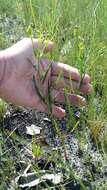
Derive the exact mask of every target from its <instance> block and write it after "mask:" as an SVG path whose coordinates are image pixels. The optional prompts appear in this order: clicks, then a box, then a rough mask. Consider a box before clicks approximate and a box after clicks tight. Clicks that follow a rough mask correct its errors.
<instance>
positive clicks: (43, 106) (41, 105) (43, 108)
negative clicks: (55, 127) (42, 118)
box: [33, 100, 66, 119]
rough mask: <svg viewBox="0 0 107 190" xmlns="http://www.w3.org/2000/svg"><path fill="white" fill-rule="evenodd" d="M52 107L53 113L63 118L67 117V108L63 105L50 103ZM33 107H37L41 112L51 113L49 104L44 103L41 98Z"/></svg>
mask: <svg viewBox="0 0 107 190" xmlns="http://www.w3.org/2000/svg"><path fill="white" fill-rule="evenodd" d="M50 106H51V108H52V115H53V116H55V117H57V118H59V119H61V118H63V117H65V114H66V113H65V110H64V109H63V108H61V107H58V106H56V105H54V104H52V105H50ZM33 108H36V109H37V110H38V111H41V112H45V113H49V109H48V106H47V105H46V104H44V103H43V102H42V101H41V100H40V101H39V102H38V105H37V104H36V106H35V107H34V104H33Z"/></svg>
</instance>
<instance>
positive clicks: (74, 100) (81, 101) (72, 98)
mask: <svg viewBox="0 0 107 190" xmlns="http://www.w3.org/2000/svg"><path fill="white" fill-rule="evenodd" d="M52 97H53V99H54V100H55V101H56V102H59V103H66V100H65V94H64V91H57V90H53V91H52ZM66 98H67V100H68V101H69V103H70V104H72V105H75V106H85V105H86V100H85V98H83V97H82V96H79V95H76V94H70V93H67V94H66Z"/></svg>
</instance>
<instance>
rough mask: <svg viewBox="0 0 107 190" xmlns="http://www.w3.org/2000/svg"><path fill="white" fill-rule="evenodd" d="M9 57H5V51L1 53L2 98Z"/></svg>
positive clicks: (0, 81) (0, 86)
mask: <svg viewBox="0 0 107 190" xmlns="http://www.w3.org/2000/svg"><path fill="white" fill-rule="evenodd" d="M6 65H7V56H5V50H4V51H1V52H0V96H1V89H2V86H3V82H4V78H5V75H6Z"/></svg>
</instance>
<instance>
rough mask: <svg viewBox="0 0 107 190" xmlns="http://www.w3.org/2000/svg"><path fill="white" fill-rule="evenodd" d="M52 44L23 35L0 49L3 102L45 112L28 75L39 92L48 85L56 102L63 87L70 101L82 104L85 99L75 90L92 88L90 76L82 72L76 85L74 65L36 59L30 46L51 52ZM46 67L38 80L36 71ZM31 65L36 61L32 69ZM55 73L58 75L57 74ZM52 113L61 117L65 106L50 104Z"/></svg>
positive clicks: (61, 93)
mask: <svg viewBox="0 0 107 190" xmlns="http://www.w3.org/2000/svg"><path fill="white" fill-rule="evenodd" d="M54 47H55V45H54V43H53V42H51V41H50V42H48V44H47V43H45V42H44V43H42V42H40V41H39V40H38V39H33V41H32V40H31V39H30V38H24V39H22V40H21V41H19V42H18V43H16V44H15V45H13V46H12V47H10V48H8V49H6V50H3V51H1V52H0V67H1V71H2V74H1V76H2V77H1V78H0V79H1V80H0V96H1V98H3V99H4V100H5V101H7V102H11V103H13V104H16V105H19V106H24V107H29V108H33V109H37V110H38V111H42V112H48V108H47V105H46V104H44V102H43V101H42V100H41V98H40V97H39V96H38V94H37V93H36V91H35V88H34V83H33V81H32V77H33V76H34V77H35V80H36V82H37V84H38V86H39V88H40V89H42V93H43V96H44V97H45V96H47V95H48V85H50V88H51V96H52V98H53V99H55V101H57V102H64V101H65V98H64V88H65V87H66V88H68V89H69V93H68V94H67V96H68V99H69V101H70V103H71V104H73V105H77V106H84V105H85V104H86V101H85V99H84V98H83V97H82V96H79V95H76V94H75V91H77V90H78V91H80V93H81V94H89V93H91V92H92V86H91V84H90V77H89V76H88V75H87V74H86V75H85V76H84V78H83V80H82V84H81V85H80V81H81V78H80V74H79V72H78V70H77V69H76V68H73V67H71V66H69V65H66V64H63V63H60V62H54V61H50V60H46V59H41V60H38V59H37V57H35V55H34V50H35V52H37V49H39V50H42V51H44V53H47V52H51V51H52V50H53V48H54ZM50 64H51V69H49V71H48V73H47V76H46V79H45V81H44V83H43V84H42V83H41V79H40V75H41V76H42V75H43V74H44V73H45V72H46V71H47V68H48V67H49V65H50ZM34 65H36V66H38V65H39V71H40V75H39V72H38V69H36V70H35V68H34ZM59 73H60V74H61V77H59ZM52 114H53V115H54V116H55V117H58V118H59V119H61V118H62V117H64V116H65V110H64V109H62V108H61V107H58V106H56V105H55V104H53V105H52Z"/></svg>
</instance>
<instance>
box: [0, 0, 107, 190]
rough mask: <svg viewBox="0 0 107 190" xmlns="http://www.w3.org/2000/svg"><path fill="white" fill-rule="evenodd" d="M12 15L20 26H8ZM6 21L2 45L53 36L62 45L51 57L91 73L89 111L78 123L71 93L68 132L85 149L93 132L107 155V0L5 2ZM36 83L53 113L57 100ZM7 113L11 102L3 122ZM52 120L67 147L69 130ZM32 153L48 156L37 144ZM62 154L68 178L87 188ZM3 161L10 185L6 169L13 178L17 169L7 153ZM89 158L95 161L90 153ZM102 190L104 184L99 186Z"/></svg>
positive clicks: (0, 17)
mask: <svg viewBox="0 0 107 190" xmlns="http://www.w3.org/2000/svg"><path fill="white" fill-rule="evenodd" d="M10 18H11V22H12V23H16V24H15V25H14V27H13V24H12V25H11V24H9V27H8V23H10V21H9V19H10ZM0 21H1V23H0V49H3V48H5V47H7V46H9V45H10V44H11V43H13V42H15V41H16V40H17V39H20V37H21V38H22V37H23V36H24V35H28V36H30V37H38V38H40V39H46V40H53V41H55V42H56V44H57V47H56V50H55V51H54V53H53V54H50V55H47V57H48V58H50V59H53V60H58V61H62V62H64V63H66V64H69V65H71V66H75V67H77V68H78V69H79V71H80V74H81V76H82V77H83V76H84V73H85V72H88V73H89V74H90V75H91V78H92V84H93V87H94V92H93V94H92V95H91V96H89V97H86V99H87V108H86V109H85V111H84V110H80V112H81V117H80V118H79V119H78V121H76V119H75V118H74V114H73V113H74V112H73V108H72V107H71V106H70V102H69V101H68V100H67V98H66V93H65V101H66V107H67V111H68V113H69V118H68V122H67V127H68V129H69V130H68V131H70V132H71V133H74V134H75V136H76V137H77V138H78V139H79V142H80V148H81V149H84V147H86V146H87V145H88V138H87V136H88V132H89V131H90V135H91V137H93V139H94V143H96V144H99V143H100V146H99V147H100V151H103V154H104V157H105V158H106V159H107V130H106V126H107V24H106V22H107V1H106V0H84V1H82V0H23V1H22V0H16V1H15V0H4V1H3V0H0ZM8 21H9V22H8ZM9 31H11V32H9ZM11 37H12V40H11ZM37 54H38V56H42V57H44V55H43V52H37ZM48 69H50V68H48ZM48 69H47V72H46V73H44V76H42V78H41V80H42V82H44V80H45V78H46V75H47V73H48ZM59 77H60V76H59ZM33 82H34V85H35V90H36V91H37V92H38V95H39V96H40V97H41V99H42V100H43V102H45V103H46V104H47V105H48V108H49V113H50V112H51V106H50V105H51V104H52V100H51V99H50V97H47V99H45V98H44V96H43V94H42V91H40V90H41V89H39V87H38V84H36V81H35V79H34V78H33ZM65 91H66V89H65ZM5 112H6V104H5V103H4V102H2V101H1V100H0V121H2V120H3V116H4V114H5ZM50 115H51V114H50ZM52 120H53V125H54V126H55V129H56V132H57V135H58V137H59V138H60V139H61V143H62V146H63V149H64V150H66V147H65V144H64V139H65V138H66V136H67V135H68V134H66V135H65V136H64V135H62V133H61V132H60V129H59V126H58V123H57V122H56V121H55V120H54V118H52ZM71 126H72V128H71V129H70V127H71ZM80 127H81V128H80ZM3 140H4V139H3V138H2V133H1V136H0V153H2V154H3V151H4V149H5V148H4V146H5V144H4V142H3ZM21 142H22V140H21ZM16 144H17V143H16ZM32 151H33V155H34V157H35V158H39V157H41V156H42V155H43V153H42V149H41V147H40V145H39V144H36V143H34V142H33V143H32ZM59 152H60V151H59ZM65 153H66V151H65ZM57 156H58V157H60V156H59V153H58V151H56V152H55V155H54V156H53V160H54V159H55V161H56V162H58V164H59V165H60V166H61V167H62V166H63V168H64V169H65V171H66V172H65V173H66V177H67V178H68V177H70V175H71V176H72V179H73V178H75V180H76V181H78V182H79V183H80V185H81V189H85V187H84V184H83V182H82V181H81V179H80V178H78V177H77V176H76V175H75V173H74V172H73V171H72V168H70V166H69V164H68V161H65V163H64V160H62V158H61V159H60V160H59V159H57ZM2 159H3V160H2V163H3V166H2V167H1V170H0V172H2V176H3V177H2V180H3V181H4V184H5V181H6V182H7V181H8V180H7V177H6V171H7V170H8V172H7V176H9V172H10V171H11V173H12V175H13V173H14V172H13V171H12V170H11V166H12V161H11V159H9V158H8V156H3V157H2ZM5 159H6V160H5ZM86 159H87V160H88V161H89V157H88V155H87V158H86ZM65 160H66V159H65ZM88 161H87V162H88ZM90 162H91V161H90ZM67 164H68V165H67ZM8 166H9V167H8ZM3 169H4V173H3ZM90 175H91V174H90ZM91 180H92V176H91ZM4 186H5V185H4ZM106 186H107V184H105V188H106ZM1 188H2V187H1ZM60 189H61V188H60ZM62 189H63V187H62ZM96 189H101V188H100V187H99V186H98V188H97V187H96ZM102 190H103V189H102Z"/></svg>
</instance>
